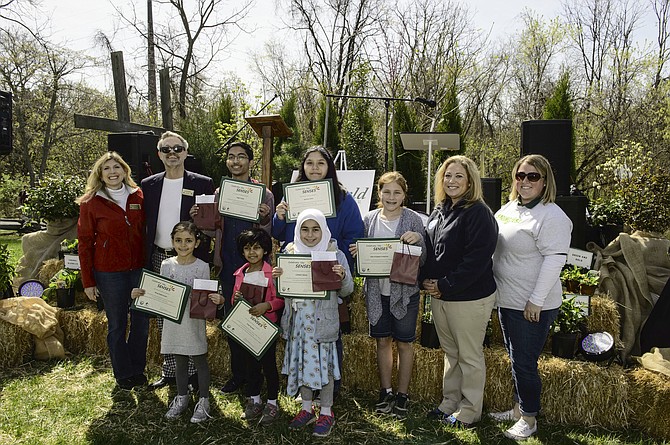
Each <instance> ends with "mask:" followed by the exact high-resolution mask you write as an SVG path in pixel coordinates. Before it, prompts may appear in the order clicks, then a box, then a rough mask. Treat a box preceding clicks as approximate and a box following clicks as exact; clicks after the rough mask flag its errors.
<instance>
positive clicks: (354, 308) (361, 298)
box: [349, 280, 370, 334]
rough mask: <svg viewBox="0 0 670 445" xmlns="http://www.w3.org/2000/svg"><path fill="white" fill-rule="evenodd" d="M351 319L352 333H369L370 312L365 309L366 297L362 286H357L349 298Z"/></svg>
mask: <svg viewBox="0 0 670 445" xmlns="http://www.w3.org/2000/svg"><path fill="white" fill-rule="evenodd" d="M357 281H358V280H357ZM359 282H360V281H359ZM349 317H350V319H351V332H352V333H356V334H367V333H368V331H369V325H370V322H369V321H368V312H367V309H366V308H365V295H363V286H362V285H357V286H356V287H355V288H354V292H353V293H352V294H351V296H350V297H349Z"/></svg>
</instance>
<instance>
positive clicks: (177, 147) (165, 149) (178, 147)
mask: <svg viewBox="0 0 670 445" xmlns="http://www.w3.org/2000/svg"><path fill="white" fill-rule="evenodd" d="M159 150H160V151H161V153H165V154H168V153H170V152H171V151H174V152H175V153H181V152H182V151H184V150H186V147H184V146H183V145H175V146H174V147H170V146H169V145H163V146H162V147H161V148H160V149H159Z"/></svg>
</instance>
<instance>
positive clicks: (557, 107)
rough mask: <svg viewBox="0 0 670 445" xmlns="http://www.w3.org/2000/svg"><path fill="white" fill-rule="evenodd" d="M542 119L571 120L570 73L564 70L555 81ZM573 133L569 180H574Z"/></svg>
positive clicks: (573, 134)
mask: <svg viewBox="0 0 670 445" xmlns="http://www.w3.org/2000/svg"><path fill="white" fill-rule="evenodd" d="M543 117H544V119H570V120H572V117H573V113H572V97H571V94H570V74H569V73H568V72H567V71H564V72H563V73H562V74H561V77H560V78H559V79H558V82H557V83H556V87H555V88H554V91H553V93H552V94H551V97H549V99H547V102H546V103H545V104H544V112H543ZM575 169H576V167H575V133H574V131H573V132H572V141H571V143H570V181H571V182H575V178H576V175H575V171H576V170H575Z"/></svg>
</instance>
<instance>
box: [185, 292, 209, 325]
mask: <svg viewBox="0 0 670 445" xmlns="http://www.w3.org/2000/svg"><path fill="white" fill-rule="evenodd" d="M211 293H212V291H209V290H197V289H193V290H192V291H191V298H190V300H191V309H190V312H189V313H190V314H191V318H199V319H202V320H214V319H215V318H216V304H214V302H213V301H212V300H210V299H209V296H208V295H209V294H211Z"/></svg>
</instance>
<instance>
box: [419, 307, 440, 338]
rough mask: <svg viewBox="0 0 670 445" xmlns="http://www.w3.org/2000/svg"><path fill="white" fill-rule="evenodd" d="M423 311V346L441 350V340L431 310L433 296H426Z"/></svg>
mask: <svg viewBox="0 0 670 445" xmlns="http://www.w3.org/2000/svg"><path fill="white" fill-rule="evenodd" d="M423 297H424V298H423V311H422V314H421V346H423V347H425V348H433V349H439V348H440V339H439V338H438V337H437V330H436V329H435V323H434V322H433V311H432V310H431V308H430V301H431V298H432V297H431V296H429V295H427V294H424V296H423Z"/></svg>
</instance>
